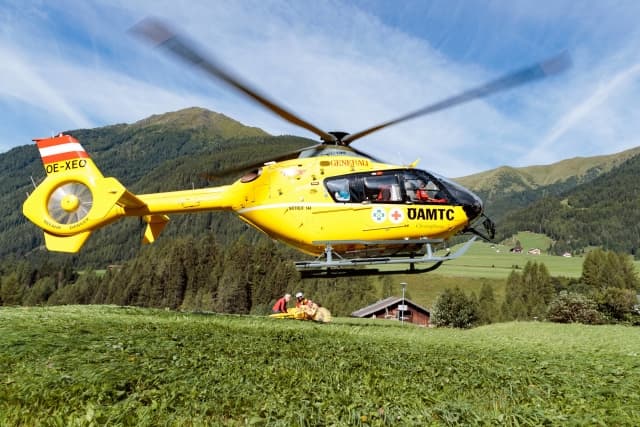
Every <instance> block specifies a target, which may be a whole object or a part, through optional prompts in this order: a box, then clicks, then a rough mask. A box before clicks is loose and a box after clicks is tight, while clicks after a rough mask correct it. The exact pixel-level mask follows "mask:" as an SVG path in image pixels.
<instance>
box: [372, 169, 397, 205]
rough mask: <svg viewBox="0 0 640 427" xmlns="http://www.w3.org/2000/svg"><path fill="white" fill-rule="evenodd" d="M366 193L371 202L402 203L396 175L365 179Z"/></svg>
mask: <svg viewBox="0 0 640 427" xmlns="http://www.w3.org/2000/svg"><path fill="white" fill-rule="evenodd" d="M364 191H365V195H366V197H367V200H370V201H371V202H382V203H385V202H401V201H402V194H401V193H400V185H399V184H398V178H397V177H396V176H395V175H373V176H367V177H365V178H364Z"/></svg>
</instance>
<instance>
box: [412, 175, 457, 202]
mask: <svg viewBox="0 0 640 427" xmlns="http://www.w3.org/2000/svg"><path fill="white" fill-rule="evenodd" d="M403 185H404V189H405V194H406V201H407V202H408V203H447V202H448V200H447V197H446V195H445V193H444V192H443V191H442V190H441V189H440V187H439V186H438V184H436V182H435V180H434V179H432V178H431V177H429V176H428V175H426V174H424V175H423V174H415V173H410V172H407V173H405V174H404V176H403Z"/></svg>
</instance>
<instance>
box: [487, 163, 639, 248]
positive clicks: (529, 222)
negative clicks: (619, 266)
mask: <svg viewBox="0 0 640 427" xmlns="http://www.w3.org/2000/svg"><path fill="white" fill-rule="evenodd" d="M638 176H640V155H637V156H635V157H632V158H630V159H629V160H627V161H626V162H624V163H622V164H621V165H620V166H618V167H617V168H614V169H612V170H611V171H609V172H606V173H603V174H602V175H600V176H599V177H597V178H594V179H593V180H591V181H589V182H587V183H584V184H580V185H578V186H576V187H575V188H573V189H571V190H568V191H566V192H564V193H562V194H561V195H555V196H547V197H544V198H542V199H540V200H538V201H537V202H535V203H533V204H531V205H529V206H527V208H526V209H522V210H518V211H516V212H513V213H511V214H509V215H507V216H506V217H505V218H504V220H503V221H502V222H501V224H500V226H501V230H500V233H501V235H502V236H503V237H506V236H508V235H510V234H512V233H514V232H516V231H520V230H532V231H538V232H542V233H545V234H547V235H548V236H549V237H551V238H552V239H554V240H555V245H554V247H553V250H554V252H556V253H561V252H564V251H567V250H573V251H579V250H581V249H583V248H585V247H588V246H602V247H604V248H605V249H611V250H616V251H620V252H625V253H631V254H634V255H636V254H637V253H638V246H639V245H640V209H639V207H640V186H639V185H638V184H637V177H638Z"/></svg>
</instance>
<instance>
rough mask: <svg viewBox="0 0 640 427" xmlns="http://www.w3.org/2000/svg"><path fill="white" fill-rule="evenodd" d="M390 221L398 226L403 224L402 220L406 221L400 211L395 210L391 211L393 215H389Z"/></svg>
mask: <svg viewBox="0 0 640 427" xmlns="http://www.w3.org/2000/svg"><path fill="white" fill-rule="evenodd" d="M389 219H390V220H391V222H393V223H394V224H397V223H399V222H402V220H403V219H404V214H403V213H402V211H401V210H400V209H398V208H394V209H392V210H391V213H389Z"/></svg>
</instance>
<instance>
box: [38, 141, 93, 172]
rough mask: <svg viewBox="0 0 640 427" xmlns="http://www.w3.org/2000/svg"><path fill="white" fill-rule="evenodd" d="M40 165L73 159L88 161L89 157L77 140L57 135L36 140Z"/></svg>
mask: <svg viewBox="0 0 640 427" xmlns="http://www.w3.org/2000/svg"><path fill="white" fill-rule="evenodd" d="M35 142H36V144H37V145H38V150H39V151H40V157H41V158H42V163H44V164H45V165H46V164H49V163H56V162H62V161H65V160H73V159H88V158H89V155H88V154H87V152H86V151H85V150H84V148H82V145H80V143H79V142H78V140H77V139H75V138H74V137H72V136H71V135H59V136H56V137H54V138H47V139H36V140H35Z"/></svg>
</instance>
